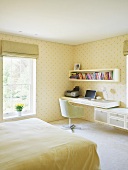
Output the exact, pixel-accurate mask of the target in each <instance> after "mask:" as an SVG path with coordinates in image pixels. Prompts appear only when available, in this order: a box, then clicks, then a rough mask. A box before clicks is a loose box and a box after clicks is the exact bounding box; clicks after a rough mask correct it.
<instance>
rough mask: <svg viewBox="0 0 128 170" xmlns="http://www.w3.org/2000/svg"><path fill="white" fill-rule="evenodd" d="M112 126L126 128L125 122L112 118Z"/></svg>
mask: <svg viewBox="0 0 128 170" xmlns="http://www.w3.org/2000/svg"><path fill="white" fill-rule="evenodd" d="M110 124H111V125H113V126H117V127H121V128H124V120H118V119H113V118H110Z"/></svg>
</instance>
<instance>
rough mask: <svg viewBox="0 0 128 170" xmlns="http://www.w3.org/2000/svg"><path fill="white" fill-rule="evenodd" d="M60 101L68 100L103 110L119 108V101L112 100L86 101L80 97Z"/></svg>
mask: <svg viewBox="0 0 128 170" xmlns="http://www.w3.org/2000/svg"><path fill="white" fill-rule="evenodd" d="M62 99H65V100H68V101H69V102H72V103H77V104H83V105H88V106H93V107H100V108H104V109H108V108H112V107H118V106H120V101H113V100H103V99H101V100H98V99H95V100H88V99H85V98H82V97H78V98H71V97H62Z"/></svg>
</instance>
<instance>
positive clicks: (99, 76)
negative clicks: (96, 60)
mask: <svg viewBox="0 0 128 170" xmlns="http://www.w3.org/2000/svg"><path fill="white" fill-rule="evenodd" d="M69 80H70V81H96V82H97V81H100V82H119V81H120V70H119V69H117V68H114V69H95V70H70V71H69Z"/></svg>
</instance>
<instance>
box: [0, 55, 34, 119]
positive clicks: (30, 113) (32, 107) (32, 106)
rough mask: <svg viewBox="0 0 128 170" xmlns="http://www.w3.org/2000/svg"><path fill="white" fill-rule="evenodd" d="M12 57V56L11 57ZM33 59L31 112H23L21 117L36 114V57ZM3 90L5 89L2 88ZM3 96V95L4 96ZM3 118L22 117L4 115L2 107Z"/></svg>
mask: <svg viewBox="0 0 128 170" xmlns="http://www.w3.org/2000/svg"><path fill="white" fill-rule="evenodd" d="M9 58H10V57H9ZM32 60H33V61H32V62H31V64H32V65H31V66H32V69H31V71H32V74H31V75H32V76H31V82H32V85H31V89H30V93H31V94H32V93H33V94H32V96H33V97H32V98H30V100H31V102H30V103H31V108H30V112H29V113H25V112H23V114H22V115H21V116H20V117H22V118H23V117H28V116H30V117H31V116H33V115H36V91H35V90H36V59H32ZM2 86H3V83H2ZM2 91H3V90H2ZM2 98H3V97H2ZM2 105H3V101H2ZM1 116H2V120H7V119H17V118H20V117H19V116H18V115H17V116H13V117H11V116H10V117H6V118H5V117H4V114H3V109H2V114H1Z"/></svg>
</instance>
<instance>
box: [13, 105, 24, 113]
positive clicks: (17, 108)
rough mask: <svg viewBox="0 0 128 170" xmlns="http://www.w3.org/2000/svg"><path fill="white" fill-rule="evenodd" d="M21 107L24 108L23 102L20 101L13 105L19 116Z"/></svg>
mask: <svg viewBox="0 0 128 170" xmlns="http://www.w3.org/2000/svg"><path fill="white" fill-rule="evenodd" d="M23 108H24V104H22V103H18V104H16V105H15V109H16V111H17V113H18V115H19V116H21V112H22V110H23Z"/></svg>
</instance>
